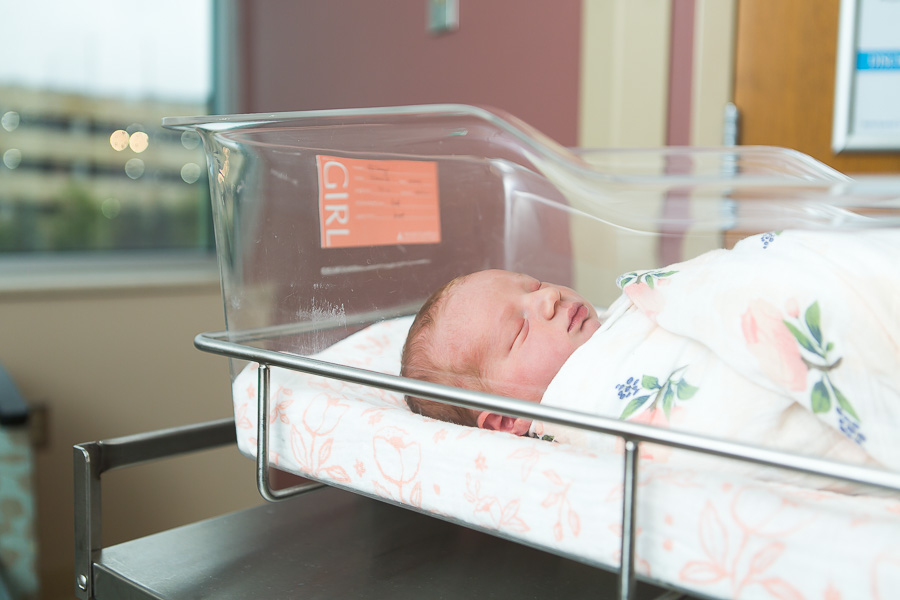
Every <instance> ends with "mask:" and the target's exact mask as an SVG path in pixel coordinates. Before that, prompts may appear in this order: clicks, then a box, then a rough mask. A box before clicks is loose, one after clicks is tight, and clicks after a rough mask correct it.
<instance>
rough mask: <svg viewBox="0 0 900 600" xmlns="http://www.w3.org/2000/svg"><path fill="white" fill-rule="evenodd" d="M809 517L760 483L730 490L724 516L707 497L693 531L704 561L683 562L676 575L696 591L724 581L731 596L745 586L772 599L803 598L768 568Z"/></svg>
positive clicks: (742, 592) (737, 595)
mask: <svg viewBox="0 0 900 600" xmlns="http://www.w3.org/2000/svg"><path fill="white" fill-rule="evenodd" d="M729 517H730V518H729ZM814 520H815V517H814V516H811V515H810V514H809V512H808V511H802V510H800V506H799V505H798V504H797V503H796V502H794V501H792V500H791V499H789V498H787V497H785V496H781V495H777V494H773V493H772V492H770V491H768V490H766V489H764V488H760V487H754V486H744V487H741V488H739V489H737V490H735V492H734V494H733V495H732V497H731V500H730V503H729V507H728V511H727V513H726V515H722V514H720V511H719V509H718V508H717V506H716V504H715V503H714V502H713V500H708V501H707V502H706V505H705V506H704V507H703V510H702V512H701V515H700V521H699V530H698V537H699V541H700V548H701V549H702V550H703V553H704V555H705V559H703V560H691V561H688V562H687V563H686V564H685V565H684V567H683V568H682V569H681V573H680V575H679V578H680V579H681V580H682V581H685V582H689V583H692V584H695V585H697V586H700V587H701V589H702V587H703V586H708V585H712V584H715V583H718V582H720V581H727V582H728V584H729V589H730V596H731V597H732V598H740V597H742V596H743V595H745V593H747V592H746V591H745V590H746V589H747V588H750V587H757V586H758V587H761V588H762V590H764V593H765V595H767V596H768V597H771V598H778V599H780V600H802V599H803V598H804V596H803V594H802V593H801V592H800V591H799V590H798V589H797V588H796V587H795V586H794V585H793V584H791V583H790V582H789V581H787V580H786V579H784V578H783V577H780V576H777V575H774V574H773V573H772V572H771V571H772V567H773V566H774V565H775V564H776V563H777V562H778V561H779V560H780V559H781V558H782V556H783V555H784V553H785V551H786V550H787V548H788V545H789V543H790V540H791V538H792V536H794V535H796V534H798V533H800V532H802V531H803V530H804V529H806V528H808V527H809V526H810V525H812V524H813V522H814ZM734 525H737V528H735V527H734Z"/></svg>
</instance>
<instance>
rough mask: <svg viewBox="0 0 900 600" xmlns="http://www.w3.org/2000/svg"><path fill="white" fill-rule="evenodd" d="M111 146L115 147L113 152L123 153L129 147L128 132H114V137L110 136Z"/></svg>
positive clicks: (117, 130) (121, 130)
mask: <svg viewBox="0 0 900 600" xmlns="http://www.w3.org/2000/svg"><path fill="white" fill-rule="evenodd" d="M109 145H110V146H112V147H113V150H115V151H117V152H121V151H122V150H124V149H125V148H127V147H128V132H127V131H125V130H124V129H116V130H115V131H113V132H112V135H110V136H109Z"/></svg>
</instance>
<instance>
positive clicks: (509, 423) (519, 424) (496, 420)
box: [477, 410, 531, 435]
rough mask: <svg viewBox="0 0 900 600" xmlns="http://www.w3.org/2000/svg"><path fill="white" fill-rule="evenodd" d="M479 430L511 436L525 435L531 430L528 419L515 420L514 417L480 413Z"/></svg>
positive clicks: (486, 412)
mask: <svg viewBox="0 0 900 600" xmlns="http://www.w3.org/2000/svg"><path fill="white" fill-rule="evenodd" d="M477 422H478V427H479V429H490V430H492V431H505V432H507V433H511V434H513V435H525V434H526V433H528V430H529V429H530V428H531V421H529V420H528V419H517V418H515V417H507V416H505V415H498V414H496V413H492V412H488V411H486V410H485V411H482V412H481V414H479V415H478V420H477Z"/></svg>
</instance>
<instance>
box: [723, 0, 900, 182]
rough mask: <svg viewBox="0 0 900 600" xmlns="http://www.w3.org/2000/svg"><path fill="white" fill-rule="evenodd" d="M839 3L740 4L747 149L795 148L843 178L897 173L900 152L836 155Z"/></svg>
mask: <svg viewBox="0 0 900 600" xmlns="http://www.w3.org/2000/svg"><path fill="white" fill-rule="evenodd" d="M839 10H840V0H738V18H737V46H736V58H735V60H736V66H735V89H734V102H735V104H736V105H737V107H738V110H739V111H740V117H741V127H740V143H741V144H742V145H765V146H782V147H786V148H793V149H795V150H799V151H800V152H803V153H805V154H809V155H810V156H812V157H813V158H815V159H817V160H820V161H822V162H823V163H825V164H827V165H829V166H831V167H833V168H835V169H837V170H838V171H841V172H843V173H846V174H848V175H854V174H863V173H900V152H897V153H858V152H854V153H848V152H842V153H841V154H835V153H834V152H833V151H832V150H831V130H832V120H833V111H834V81H835V68H836V62H835V61H836V56H837V36H838V13H839Z"/></svg>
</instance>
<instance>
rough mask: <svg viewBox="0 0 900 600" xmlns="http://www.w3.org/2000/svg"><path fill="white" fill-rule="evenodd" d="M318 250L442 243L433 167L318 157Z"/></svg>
mask: <svg viewBox="0 0 900 600" xmlns="http://www.w3.org/2000/svg"><path fill="white" fill-rule="evenodd" d="M316 165H317V167H318V172H319V173H318V174H319V229H320V232H321V244H322V248H351V247H360V246H387V245H395V244H436V243H438V242H440V241H441V221H440V205H439V201H438V181H437V163H435V162H430V161H416V160H369V159H360V158H344V157H338V156H326V155H318V156H316Z"/></svg>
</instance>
